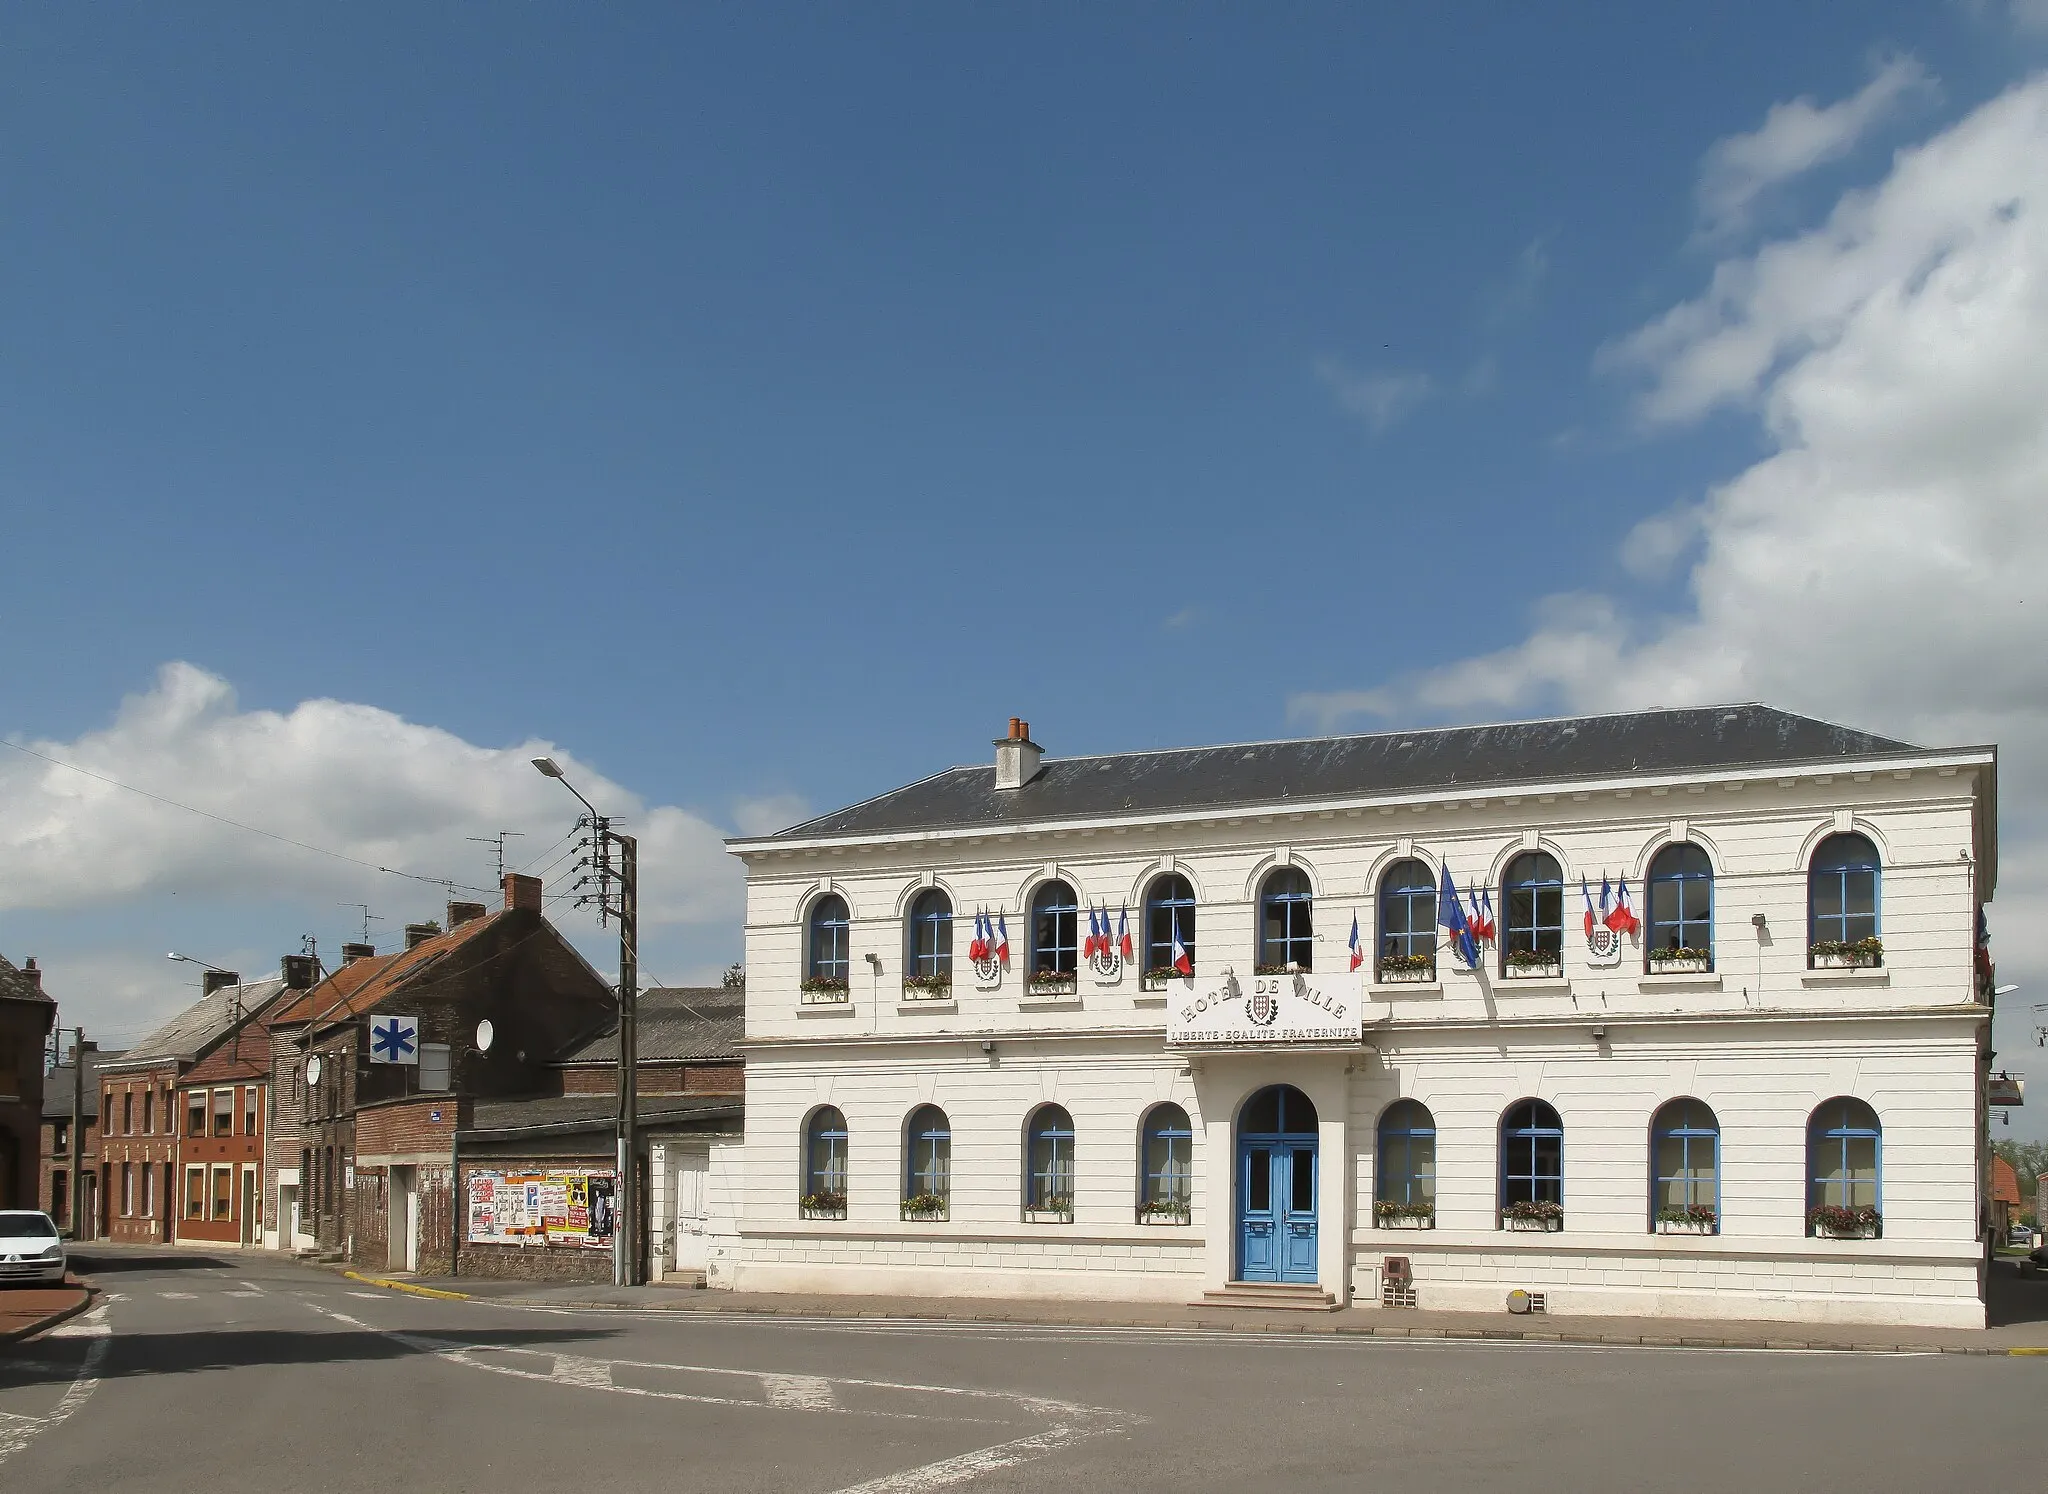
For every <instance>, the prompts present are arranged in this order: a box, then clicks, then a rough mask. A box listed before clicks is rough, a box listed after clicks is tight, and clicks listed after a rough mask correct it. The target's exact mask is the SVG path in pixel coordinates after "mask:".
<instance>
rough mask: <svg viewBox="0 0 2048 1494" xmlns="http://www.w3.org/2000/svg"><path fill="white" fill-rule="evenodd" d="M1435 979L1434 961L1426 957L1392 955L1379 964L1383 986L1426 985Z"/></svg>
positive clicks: (1380, 981)
mask: <svg viewBox="0 0 2048 1494" xmlns="http://www.w3.org/2000/svg"><path fill="white" fill-rule="evenodd" d="M1435 979H1436V961H1435V960H1433V959H1431V958H1430V957H1429V956H1427V955H1394V956H1391V957H1389V958H1387V959H1384V960H1381V961H1380V963H1379V983H1380V984H1381V985H1383V986H1405V985H1427V984H1428V983H1429V982H1431V981H1433V980H1435Z"/></svg>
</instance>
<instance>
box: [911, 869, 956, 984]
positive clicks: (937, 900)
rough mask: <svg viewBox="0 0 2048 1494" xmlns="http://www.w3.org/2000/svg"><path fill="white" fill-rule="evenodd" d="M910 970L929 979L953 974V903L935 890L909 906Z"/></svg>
mask: <svg viewBox="0 0 2048 1494" xmlns="http://www.w3.org/2000/svg"><path fill="white" fill-rule="evenodd" d="M909 966H910V973H911V974H912V975H916V976H923V977H926V978H929V977H931V976H935V975H951V974H952V973H953V900H952V899H951V898H949V897H947V896H946V894H945V893H943V892H941V891H939V889H938V888H936V887H932V888H928V889H926V890H925V891H923V892H921V893H919V894H918V896H917V901H916V902H914V903H912V904H911V905H910V960H909Z"/></svg>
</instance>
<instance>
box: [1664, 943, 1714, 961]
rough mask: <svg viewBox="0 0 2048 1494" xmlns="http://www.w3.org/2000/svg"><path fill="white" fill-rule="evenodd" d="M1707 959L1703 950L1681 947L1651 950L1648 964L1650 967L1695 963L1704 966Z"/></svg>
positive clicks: (1707, 956)
mask: <svg viewBox="0 0 2048 1494" xmlns="http://www.w3.org/2000/svg"><path fill="white" fill-rule="evenodd" d="M1709 958H1710V957H1709V955H1708V954H1707V952H1706V951H1705V950H1704V949H1687V948H1685V947H1684V946H1682V945H1681V946H1680V947H1679V948H1677V949H1653V950H1651V951H1650V963H1651V964H1652V965H1679V964H1687V963H1695V962H1696V963H1698V964H1701V965H1704V964H1706V963H1707V960H1708V959H1709Z"/></svg>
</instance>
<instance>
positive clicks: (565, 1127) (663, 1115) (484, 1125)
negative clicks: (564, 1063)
mask: <svg viewBox="0 0 2048 1494" xmlns="http://www.w3.org/2000/svg"><path fill="white" fill-rule="evenodd" d="M744 1108H745V1107H744V1106H743V1105H742V1103H741V1101H740V1097H739V1096H738V1095H642V1096H640V1103H639V1105H638V1107H637V1108H636V1109H635V1111H634V1114H635V1117H636V1118H637V1119H638V1121H639V1123H640V1124H641V1125H642V1126H659V1125H663V1124H676V1123H681V1122H686V1121H704V1120H737V1119H738V1118H739V1117H740V1115H741V1114H742V1113H743V1111H744ZM618 1113H619V1112H618V1104H617V1102H616V1101H615V1100H613V1099H612V1097H611V1096H610V1095H542V1096H533V1097H528V1098H523V1099H509V1100H478V1101H477V1102H476V1104H475V1105H474V1107H473V1108H472V1110H471V1113H470V1123H469V1125H468V1126H467V1127H465V1128H464V1130H463V1134H464V1135H465V1136H467V1135H470V1134H472V1133H474V1132H500V1133H502V1132H518V1131H532V1130H537V1129H539V1128H542V1127H545V1128H546V1129H547V1130H548V1131H550V1132H552V1133H554V1134H558V1135H559V1134H564V1133H567V1132H573V1131H605V1132H609V1131H610V1130H611V1129H612V1127H613V1126H614V1125H615V1123H616V1120H617V1117H618Z"/></svg>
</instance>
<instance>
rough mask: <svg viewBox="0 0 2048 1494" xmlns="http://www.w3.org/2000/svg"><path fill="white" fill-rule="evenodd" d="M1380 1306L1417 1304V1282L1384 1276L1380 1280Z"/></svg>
mask: <svg viewBox="0 0 2048 1494" xmlns="http://www.w3.org/2000/svg"><path fill="white" fill-rule="evenodd" d="M1380 1306H1382V1307H1413V1306H1415V1283H1414V1282H1412V1281H1395V1280H1393V1279H1392V1278H1383V1279H1382V1280H1381V1282H1380Z"/></svg>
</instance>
